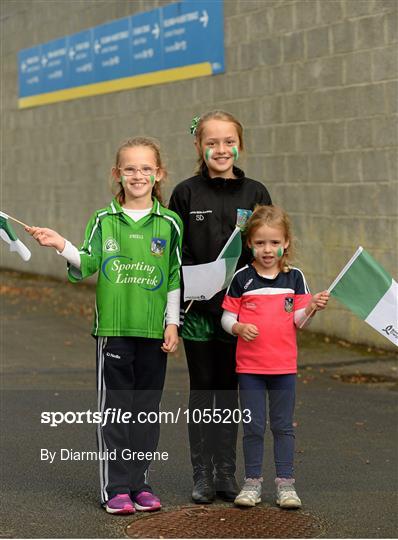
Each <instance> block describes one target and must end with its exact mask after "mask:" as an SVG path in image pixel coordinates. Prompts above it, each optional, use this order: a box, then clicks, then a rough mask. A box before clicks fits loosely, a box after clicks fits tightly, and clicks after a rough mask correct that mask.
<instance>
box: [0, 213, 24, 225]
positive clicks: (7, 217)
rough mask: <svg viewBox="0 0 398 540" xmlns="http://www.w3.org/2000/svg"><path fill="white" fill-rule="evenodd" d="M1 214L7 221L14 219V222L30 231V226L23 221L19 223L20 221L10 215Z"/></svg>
mask: <svg viewBox="0 0 398 540" xmlns="http://www.w3.org/2000/svg"><path fill="white" fill-rule="evenodd" d="M0 214H2V215H3V217H5V218H6V219H12V220H13V221H16V222H17V223H19V224H20V225H22V227H25V228H26V227H27V228H28V229H30V225H26V223H24V222H23V221H19V219H16V218H15V217H12V216H10V215H9V214H4V212H0Z"/></svg>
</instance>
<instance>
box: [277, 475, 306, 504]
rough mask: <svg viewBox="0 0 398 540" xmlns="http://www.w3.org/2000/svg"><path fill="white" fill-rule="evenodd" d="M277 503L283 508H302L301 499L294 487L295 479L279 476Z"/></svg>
mask: <svg viewBox="0 0 398 540" xmlns="http://www.w3.org/2000/svg"><path fill="white" fill-rule="evenodd" d="M275 483H276V504H277V505H279V506H280V507H281V508H301V501H300V498H299V496H298V495H297V492H296V488H295V487H294V480H293V481H292V480H291V479H287V480H285V481H284V479H280V478H277V479H276V480H275Z"/></svg>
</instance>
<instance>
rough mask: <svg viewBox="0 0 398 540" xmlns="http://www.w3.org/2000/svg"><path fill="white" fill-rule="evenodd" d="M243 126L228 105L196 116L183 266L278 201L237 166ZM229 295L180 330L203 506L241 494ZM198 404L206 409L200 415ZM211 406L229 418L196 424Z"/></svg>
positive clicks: (181, 208)
mask: <svg viewBox="0 0 398 540" xmlns="http://www.w3.org/2000/svg"><path fill="white" fill-rule="evenodd" d="M242 131H243V130H242V126H241V124H240V123H239V122H238V121H237V120H236V119H235V118H234V117H233V116H232V115H231V114H229V113H226V112H223V111H212V112H209V113H207V114H205V115H203V116H202V117H201V118H195V119H194V124H193V129H192V132H193V133H194V134H195V146H196V149H197V152H198V156H199V159H198V162H199V171H198V174H197V175H196V176H193V177H192V178H188V179H187V180H184V181H183V182H181V183H180V184H178V185H177V186H176V188H175V189H174V191H173V193H172V195H171V199H170V204H169V208H170V209H171V210H173V211H174V212H176V213H177V214H179V216H180V217H181V219H182V221H183V223H184V236H183V249H182V254H183V256H182V264H183V265H195V264H203V263H208V262H212V261H214V260H215V259H216V258H217V257H218V255H219V253H220V251H221V250H222V248H223V247H224V245H225V243H226V242H227V240H228V238H229V237H230V235H231V234H232V231H233V230H234V228H235V226H236V225H237V224H239V225H240V226H242V225H244V221H245V219H247V218H248V216H249V215H250V211H252V210H253V209H254V207H255V206H256V205H257V204H261V205H269V204H271V198H270V195H269V193H268V191H267V189H266V188H265V187H264V185H263V184H261V183H260V182H257V181H256V180H251V179H250V178H246V176H245V173H244V172H243V171H242V170H241V169H239V168H238V167H236V166H235V162H236V160H237V159H238V156H239V152H240V151H242V150H243V137H242ZM251 260H252V257H251V254H250V251H249V250H248V249H247V248H246V247H242V255H241V258H240V259H239V262H238V266H237V268H240V267H242V266H244V265H245V264H247V263H249V262H251ZM209 279H211V276H209ZM224 295H225V290H224V291H221V292H220V293H218V294H216V295H215V296H214V297H213V298H212V299H211V300H208V301H200V302H199V301H195V302H193V304H192V307H190V309H189V311H188V312H187V313H186V314H185V319H184V326H183V329H182V334H181V335H182V337H183V339H184V348H185V353H186V357H187V362H188V369H189V376H190V399H189V409H190V411H191V416H192V417H191V421H190V422H189V424H188V430H189V442H190V450H191V461H192V466H193V479H194V489H193V493H192V498H193V500H194V501H195V502H197V503H201V504H203V503H210V502H212V501H213V500H214V499H215V496H216V493H217V495H218V496H219V497H221V498H223V499H224V500H229V501H233V500H234V499H235V497H236V495H237V493H238V492H239V489H238V486H237V484H236V480H235V469H236V466H235V461H236V438H237V430H238V424H237V423H236V421H235V422H234V420H233V418H232V416H231V415H230V413H229V412H228V411H233V410H234V409H238V397H237V377H236V374H235V349H236V339H235V338H234V337H232V336H230V335H229V334H227V333H226V332H224V330H223V329H222V327H221V315H222V308H221V304H222V301H223V298H224ZM185 307H187V305H186V306H185ZM195 409H199V411H200V412H201V414H199V416H198V414H197V413H194V412H193V411H194V410H195ZM205 409H207V410H208V412H209V411H210V412H211V411H213V419H214V420H215V418H216V417H215V413H216V412H218V413H221V415H222V420H221V421H217V422H214V423H211V422H210V423H205V422H197V420H198V418H201V416H202V415H203V412H204V410H205ZM216 409H218V411H216ZM193 415H195V417H193ZM223 420H224V421H223Z"/></svg>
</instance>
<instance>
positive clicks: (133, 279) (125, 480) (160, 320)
mask: <svg viewBox="0 0 398 540" xmlns="http://www.w3.org/2000/svg"><path fill="white" fill-rule="evenodd" d="M166 175H167V173H166V170H165V168H164V165H163V164H162V160H161V156H160V151H159V147H158V145H157V143H155V142H154V141H153V140H152V139H148V138H142V137H137V138H134V139H131V140H128V141H126V142H125V143H123V144H122V145H121V146H120V148H119V150H118V151H117V154H116V159H115V164H114V167H113V169H112V179H113V186H114V190H115V197H114V199H113V200H112V202H111V203H110V205H109V206H108V207H106V208H103V209H101V210H97V211H96V212H94V214H93V216H92V217H91V219H90V221H89V223H88V225H87V228H86V234H85V240H84V243H83V246H82V248H81V249H80V250H78V249H77V248H76V247H75V246H73V245H72V244H71V243H70V242H68V240H65V239H64V238H63V237H62V236H61V235H60V234H58V233H57V232H56V231H53V230H51V229H47V228H42V227H31V228H28V229H27V230H28V232H29V233H30V234H31V235H32V236H33V237H34V238H35V239H36V240H37V241H38V242H39V244H40V245H42V246H48V247H53V248H55V249H56V250H57V252H58V253H59V254H61V255H62V256H64V257H65V258H66V259H67V261H68V277H69V280H70V281H72V282H77V281H80V280H81V279H84V278H86V277H88V276H91V275H92V274H94V273H95V272H97V271H98V280H97V289H96V308H95V320H94V327H93V331H92V334H93V336H95V337H96V340H97V391H98V409H99V411H100V412H101V414H102V415H103V418H106V415H107V413H106V411H107V410H110V411H112V409H116V410H120V411H121V412H120V415H122V414H124V413H126V416H124V418H125V419H126V420H128V422H127V423H110V422H106V423H105V422H101V424H99V425H98V429H97V440H98V450H99V452H101V455H103V456H104V459H103V460H102V459H101V460H100V483H101V503H102V504H103V506H104V507H105V509H106V511H107V512H109V513H112V514H131V513H134V512H135V511H136V510H141V511H153V510H158V509H159V508H161V503H160V500H159V498H158V497H156V496H155V495H154V494H153V492H152V489H151V487H150V486H149V485H148V483H147V472H148V468H149V465H150V462H151V460H150V459H148V457H150V455H151V454H153V452H154V451H155V450H156V448H157V444H158V440H159V424H153V423H150V422H147V421H145V419H146V418H148V414H150V413H153V412H154V413H155V414H157V413H158V412H159V402H160V398H161V394H162V390H163V385H164V380H165V372H166V359H167V353H169V352H174V351H175V350H176V348H177V344H178V334H177V327H178V324H179V298H180V265H181V256H180V253H181V238H182V223H181V220H180V218H179V217H178V216H177V215H176V214H175V213H174V212H172V211H170V210H167V209H166V208H164V207H163V206H162V205H161V202H162V199H161V193H160V182H161V181H162V180H164V179H165V178H166ZM153 416H154V415H153V414H152V415H151V418H153ZM119 418H120V417H119ZM102 423H104V424H105V425H104V426H102ZM111 456H112V459H110V457H111ZM115 456H116V457H115ZM131 456H137V458H135V459H134V458H133V459H131ZM142 456H144V457H145V459H140V458H141V457H142ZM114 457H115V459H113V458H114Z"/></svg>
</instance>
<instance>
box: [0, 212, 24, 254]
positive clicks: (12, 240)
mask: <svg viewBox="0 0 398 540" xmlns="http://www.w3.org/2000/svg"><path fill="white" fill-rule="evenodd" d="M0 237H1V238H2V239H3V240H5V241H6V242H7V244H9V245H10V251H16V252H17V253H19V255H20V256H21V257H22V259H23V260H24V261H28V260H29V259H30V256H31V253H30V251H29V249H28V248H27V247H26V246H25V244H24V243H23V242H21V240H19V238H18V236H17V235H16V234H15V231H14V229H13V228H12V226H11V224H10V222H9V221H8V216H7V214H5V213H4V212H0Z"/></svg>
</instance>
